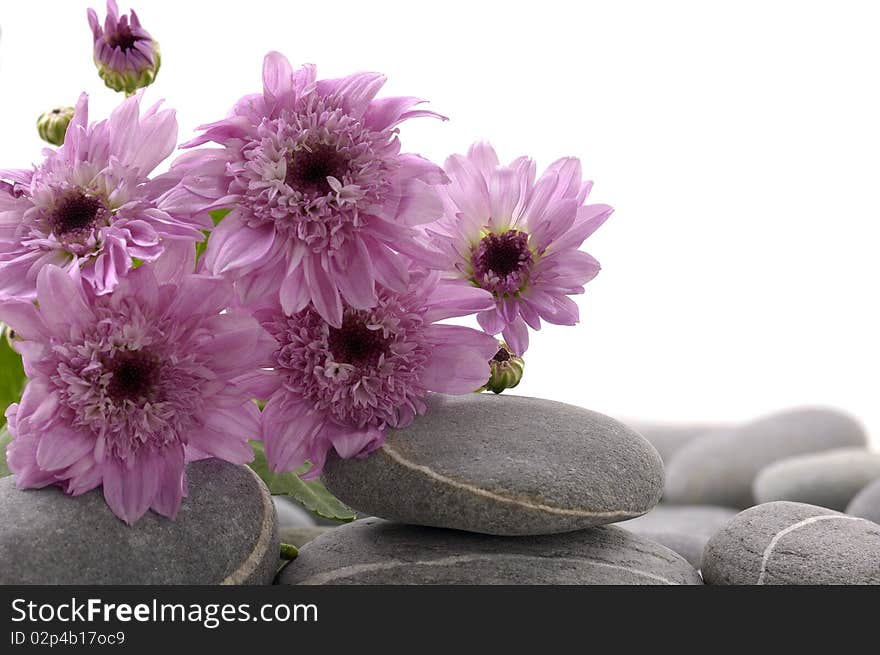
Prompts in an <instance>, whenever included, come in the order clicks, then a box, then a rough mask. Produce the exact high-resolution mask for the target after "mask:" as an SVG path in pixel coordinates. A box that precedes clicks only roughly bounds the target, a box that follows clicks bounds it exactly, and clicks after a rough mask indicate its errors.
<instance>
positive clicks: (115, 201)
mask: <svg viewBox="0 0 880 655" xmlns="http://www.w3.org/2000/svg"><path fill="white" fill-rule="evenodd" d="M176 140H177V120H176V119H175V117H174V112H173V111H171V110H167V109H166V110H161V111H160V110H159V105H158V104H156V105H154V106H153V107H151V108H150V109H148V110H147V111H145V112H144V113H143V115H140V96H139V95H138V96H134V97H132V98H129V99H127V100H125V101H124V102H123V103H122V104H121V105H120V106H119V107H117V108H116V109H115V110H114V111H113V113H112V114H111V115H110V118H109V119H108V120H104V121H101V122H98V123H94V124H92V125H89V124H88V97H87V96H86V95H85V94H83V95H82V96H80V99H79V102H78V103H77V105H76V110H75V113H74V117H73V120H72V121H71V122H70V125H68V127H67V134H66V137H65V140H64V145H62V146H61V147H60V148H58V149H57V150H54V149H46V150H45V151H44V152H45V155H46V159H45V160H44V161H43V163H42V164H41V165H40V166H39V167H37V168H34V169H32V170H0V180H3V179H5V183H4V184H3V185H2V186H0V298H9V297H19V298H27V299H33V298H34V297H35V294H36V281H37V275H38V273H39V271H40V270H41V269H42V268H43V267H45V266H47V265H50V264H54V265H56V266H60V267H62V268H64V269H66V270H67V271H69V272H71V273H73V271H75V270H76V271H78V273H79V277H81V279H82V280H83V282H85V283H86V284H88V285H90V286H91V287H93V288H94V289H95V291H96V292H97V293H98V294H104V293H110V292H111V291H112V290H113V289H114V287H115V286H116V284H117V283H118V281H119V279H120V278H121V277H122V276H123V275H125V273H126V272H127V271H128V270H129V269H131V268H132V264H133V259H134V258H137V259H140V260H141V261H145V262H150V261H155V260H156V259H158V258H159V256H160V255H161V254H162V253H163V252H164V251H165V249H166V246H167V245H169V244H177V245H178V246H179V247H182V245H181V244H184V245H186V246H187V247H189V248H190V249H192V247H193V244H194V243H195V242H196V241H200V240H202V239H204V235H203V234H202V232H200V228H201V229H207V228H209V227H211V222H210V220H193V219H190V218H184V219H181V218H180V215H178V214H175V215H172V214H169V213H168V211H166V209H167V208H166V207H165V206H164V205H163V202H162V194H163V192H164V191H166V190H167V188H168V185H167V184H165V183H162V182H161V181H159V180H150V178H149V177H148V176H149V174H150V173H151V172H152V171H153V169H154V168H155V167H156V166H157V165H158V164H159V163H160V162H161V161H162V160H163V159H165V158H166V157H167V156H168V155H169V154H170V153H171V152H172V150H173V149H174V146H175V143H176Z"/></svg>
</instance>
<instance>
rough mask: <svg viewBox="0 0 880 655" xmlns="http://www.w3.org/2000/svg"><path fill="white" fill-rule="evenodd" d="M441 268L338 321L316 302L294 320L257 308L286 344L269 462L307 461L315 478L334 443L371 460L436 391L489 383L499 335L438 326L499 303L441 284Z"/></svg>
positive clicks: (268, 432) (267, 422) (268, 411)
mask: <svg viewBox="0 0 880 655" xmlns="http://www.w3.org/2000/svg"><path fill="white" fill-rule="evenodd" d="M438 281H439V274H438V273H436V272H433V273H429V274H426V273H423V272H420V271H415V270H414V271H412V272H411V273H410V287H409V289H408V290H407V291H406V292H405V293H397V292H394V291H388V290H384V289H380V291H379V297H378V302H377V304H376V306H375V307H373V308H371V309H366V310H363V309H356V308H354V307H350V306H347V305H346V306H345V307H344V309H343V315H342V320H341V322H340V324H339V325H338V326H333V325H331V324H330V323H328V322H327V321H326V320H325V319H324V318H322V317H321V315H320V314H319V313H318V312H317V311H316V310H315V309H314V308H312V307H308V308H306V309H303V310H301V311H299V312H297V313H296V314H294V315H293V316H285V315H283V314H282V313H281V311H280V310H278V309H265V310H257V312H256V313H255V316H256V318H257V319H258V320H259V321H260V322H261V323H262V325H263V326H264V327H265V328H266V329H267V330H268V331H269V332H270V333H271V334H272V335H273V336H274V337H275V339H276V340H277V341H278V348H277V350H276V351H275V370H276V372H277V374H278V384H279V387H278V389H277V390H276V391H275V393H274V394H272V395H271V396H270V398H269V401H268V402H267V403H266V407H265V408H264V410H263V427H262V431H263V441H264V442H265V444H266V455H267V458H268V461H269V464H270V466H271V467H272V469H273V470H275V471H291V470H294V469H296V468H298V467H299V466H301V465H302V464H304V463H305V462H306V461H309V462H311V464H312V467H311V469H309V471H308V473H307V474H306V475H305V476H304V477H315V476H317V475H318V474H319V473H320V472H321V469H322V468H323V466H324V462H325V460H326V458H327V454H328V452H329V451H330V449H335V450H336V452H337V453H338V454H339V456H340V457H344V458H350V457H358V456H366V455H367V454H369V453H370V452H372V451H373V450H375V449H376V448H378V447H379V446H380V445H381V444H382V443H383V442H384V440H385V432H386V429H387V428H389V427H394V428H402V427H406V426H407V425H409V424H410V423H411V422H412V420H413V418H414V417H415V416H416V415H419V414H422V413H424V411H425V409H426V407H425V404H424V402H423V399H424V398H425V396H426V395H427V393H428V392H429V391H436V392H441V393H450V394H464V393H471V392H473V391H475V390H476V389H477V388H479V387H480V386H481V385H483V384H484V383H485V382H486V380H488V379H489V373H490V371H489V364H488V362H489V359H490V358H491V357H492V355H493V354H494V353H495V351H496V350H497V349H498V343H497V341H496V340H495V339H494V338H492V337H490V336H489V335H487V334H484V333H482V332H480V331H479V330H474V329H471V328H468V327H461V326H457V325H444V324H438V323H437V321H440V320H442V319H445V318H450V317H453V316H463V315H465V314H471V313H473V312H476V311H480V310H484V309H486V308H487V307H490V306H491V303H492V298H491V297H490V296H489V294H487V293H485V292H483V291H481V290H479V289H473V288H467V287H453V286H449V285H445V286H441V285H439V284H438Z"/></svg>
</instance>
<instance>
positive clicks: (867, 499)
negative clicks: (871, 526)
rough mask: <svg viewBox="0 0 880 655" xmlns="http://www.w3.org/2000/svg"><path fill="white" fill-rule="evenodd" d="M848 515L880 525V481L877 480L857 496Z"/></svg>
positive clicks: (848, 508)
mask: <svg viewBox="0 0 880 655" xmlns="http://www.w3.org/2000/svg"><path fill="white" fill-rule="evenodd" d="M846 513H847V514H849V515H851V516H860V517H862V518H863V519H868V520H869V521H874V523H880V480H875V481H874V482H872V483H871V484H869V485H868V486H866V487H865V488H864V489H862V490H861V491H860V492H859V493H858V494H856V497H855V498H853V499H852V502H851V503H850V504H849V506H848V507H847V508H846Z"/></svg>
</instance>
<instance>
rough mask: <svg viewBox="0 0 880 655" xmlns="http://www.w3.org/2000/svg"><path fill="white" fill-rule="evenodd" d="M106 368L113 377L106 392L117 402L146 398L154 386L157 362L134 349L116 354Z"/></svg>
mask: <svg viewBox="0 0 880 655" xmlns="http://www.w3.org/2000/svg"><path fill="white" fill-rule="evenodd" d="M108 368H109V370H110V373H111V374H112V376H113V377H112V378H111V379H110V383H109V384H108V385H107V394H108V395H109V396H110V398H112V399H113V400H115V401H117V402H122V401H124V400H131V401H137V400H141V399H145V398H148V397H149V396H150V395H151V393H152V391H153V390H154V389H155V387H156V381H157V373H158V368H159V367H158V363H157V362H156V360H155V359H153V358H152V357H150V356H149V355H148V354H147V353H144V352H141V351H139V350H136V351H132V352H125V353H120V354H117V355H116V356H115V357H114V358H113V360H112V361H111V362H110V363H109V365H108Z"/></svg>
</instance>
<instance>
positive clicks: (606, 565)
mask: <svg viewBox="0 0 880 655" xmlns="http://www.w3.org/2000/svg"><path fill="white" fill-rule="evenodd" d="M428 404H429V409H428V412H427V413H426V415H425V416H422V417H420V418H419V419H417V420H416V421H415V423H414V424H413V425H412V426H410V427H408V428H406V429H405V430H391V431H389V434H388V438H387V440H386V442H385V443H384V444H383V445H382V446H381V447H380V448H379V449H378V450H377V451H376V452H374V453H373V454H371V455H370V456H369V457H366V458H364V459H349V460H342V459H340V458H338V457H335V456H331V458H330V459H329V460H328V462H327V464H326V466H325V469H324V473H323V481H324V483H325V485H326V486H327V487H328V489H329V490H330V491H331V492H333V493H334V494H335V495H336V496H337V497H339V498H340V499H341V500H342V501H343V502H345V503H346V504H348V505H350V506H351V507H352V508H354V509H355V510H357V511H358V512H361V513H364V514H368V515H371V516H375V517H381V518H369V519H361V520H359V521H355V522H354V523H351V524H349V525H346V526H343V527H340V528H336V529H333V530H330V531H329V532H326V533H324V534H322V535H320V536H318V537H317V538H315V539H313V540H311V541H309V542H308V543H306V544H305V546H303V548H302V549H301V550H300V553H299V556H298V557H297V559H296V560H294V561H292V562H291V563H290V564H288V565H287V566H286V567H285V568H284V570H283V571H282V572H281V574H280V575H279V578H278V581H279V582H280V583H281V584H461V583H471V584H701V580H700V577H699V575H698V574H697V572H696V571H695V570H694V568H693V566H691V565H690V564H689V563H688V562H687V561H686V560H685V559H684V558H682V557H681V556H680V555H678V554H676V553H675V552H673V551H671V550H669V549H668V548H666V547H664V546H662V545H661V544H659V543H656V542H654V541H651V540H649V539H647V538H645V537H642V536H639V535H637V534H634V533H633V532H630V531H626V530H623V529H621V528H618V527H614V526H610V525H608V524H611V523H615V522H619V521H623V520H626V519H630V518H633V517H636V516H640V515H642V514H644V513H646V512H648V511H649V510H651V509H652V508H653V507H654V506H655V505H656V504H657V502H658V501H659V499H660V495H661V493H662V490H663V465H662V462H661V459H660V456H659V455H658V453H657V451H656V450H655V449H654V448H653V447H652V446H651V445H650V444H649V443H648V442H647V441H645V439H643V438H642V437H641V436H640V435H639V434H638V433H637V432H635V431H634V430H632V429H631V428H628V427H627V426H625V425H623V424H622V423H620V422H618V421H616V420H614V419H611V418H609V417H607V416H603V415H602V414H598V413H596V412H591V411H589V410H586V409H581V408H578V407H573V406H570V405H565V404H562V403H557V402H551V401H547V400H539V399H535V398H523V397H517V396H509V395H503V396H492V395H488V394H474V395H471V396H463V397H447V396H440V395H435V396H432V397H430V398H429V399H428Z"/></svg>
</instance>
